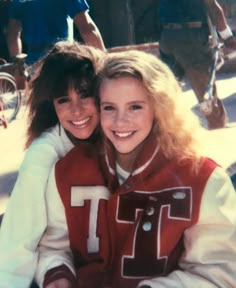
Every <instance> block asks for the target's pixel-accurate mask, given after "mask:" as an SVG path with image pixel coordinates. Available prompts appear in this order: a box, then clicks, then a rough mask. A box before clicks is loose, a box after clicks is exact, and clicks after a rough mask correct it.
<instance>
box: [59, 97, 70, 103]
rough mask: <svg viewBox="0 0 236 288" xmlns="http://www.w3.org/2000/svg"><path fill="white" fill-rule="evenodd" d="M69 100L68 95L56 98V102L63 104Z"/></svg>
mask: <svg viewBox="0 0 236 288" xmlns="http://www.w3.org/2000/svg"><path fill="white" fill-rule="evenodd" d="M69 101H70V99H69V97H60V98H58V99H57V104H64V103H67V102H69Z"/></svg>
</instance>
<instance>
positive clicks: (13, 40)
mask: <svg viewBox="0 0 236 288" xmlns="http://www.w3.org/2000/svg"><path fill="white" fill-rule="evenodd" d="M88 12H89V5H88V3H87V2H86V0H12V1H11V3H10V7H9V25H8V37H7V38H8V39H7V41H8V49H9V54H10V56H11V57H14V56H16V55H17V54H19V53H21V52H22V43H23V44H25V45H26V49H27V54H28V57H27V64H33V63H35V62H36V61H37V60H38V59H39V58H41V57H42V56H44V55H45V53H46V52H47V51H48V49H49V48H51V47H52V45H53V44H54V43H56V42H58V41H61V40H68V39H69V36H70V35H69V31H70V30H69V27H70V26H69V22H68V21H69V19H70V18H72V19H73V21H74V24H75V26H76V27H77V28H78V30H79V32H80V35H81V37H82V39H83V41H84V42H85V43H86V44H89V45H91V46H94V47H96V48H100V49H102V50H105V47H104V43H103V39H102V36H101V33H100V31H99V29H98V27H97V26H96V24H95V23H94V21H93V20H92V19H91V17H90V15H89V13H88Z"/></svg>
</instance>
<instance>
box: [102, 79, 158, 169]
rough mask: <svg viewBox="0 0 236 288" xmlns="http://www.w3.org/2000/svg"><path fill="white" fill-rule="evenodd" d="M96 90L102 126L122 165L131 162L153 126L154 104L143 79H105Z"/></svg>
mask: <svg viewBox="0 0 236 288" xmlns="http://www.w3.org/2000/svg"><path fill="white" fill-rule="evenodd" d="M99 94H100V110H101V115H100V116H101V125H102V129H103V131H104V133H105V135H106V137H107V138H109V139H110V141H111V142H112V143H113V145H114V146H115V148H116V150H117V151H118V153H117V161H118V163H119V164H120V165H121V166H123V168H124V169H125V167H124V166H127V165H129V166H130V164H131V163H133V161H134V159H135V157H136V156H137V153H138V152H139V150H140V148H141V147H142V143H143V141H144V140H145V138H146V137H147V136H148V134H149V133H150V130H151V129H152V125H153V119H154V109H153V105H152V104H151V101H150V99H149V97H148V94H147V91H146V90H145V88H144V86H143V85H142V82H141V81H139V80H137V79H135V78H133V77H121V78H114V79H105V80H103V82H102V84H101V87H100V93H99ZM128 163H129V164H128ZM126 168H127V167H126Z"/></svg>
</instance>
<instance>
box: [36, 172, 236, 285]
mask: <svg viewBox="0 0 236 288" xmlns="http://www.w3.org/2000/svg"><path fill="white" fill-rule="evenodd" d="M46 199H47V200H46V202H47V203H48V206H47V209H48V210H47V213H48V214H47V216H48V227H47V230H46V232H45V234H44V235H43V237H42V239H41V241H40V246H39V247H40V257H39V263H38V267H37V273H36V276H37V277H36V278H37V281H38V283H40V285H41V284H42V282H43V279H44V276H45V273H46V272H47V270H49V269H51V268H53V267H56V266H59V265H61V264H65V265H67V267H68V268H70V270H71V271H72V272H73V273H75V271H74V269H73V263H72V256H71V251H70V248H69V240H68V230H67V225H66V218H65V211H64V206H63V203H62V201H61V198H60V196H59V193H58V190H57V186H56V183H55V176H54V168H53V169H52V172H51V174H50V176H49V181H48V187H47V189H46ZM50 203H53V205H51V204H50ZM184 245H185V253H184V254H183V255H182V257H181V259H180V260H179V266H180V267H181V268H182V270H176V271H174V272H172V273H170V274H169V275H168V276H166V277H159V278H153V279H150V280H145V281H141V282H140V284H139V285H138V286H137V287H138V288H139V287H141V286H142V285H145V284H146V285H150V287H152V288H157V287H158V288H189V287H194V288H195V287H197V288H233V287H234V288H235V287H236V194H235V191H234V188H233V185H232V183H231V181H230V179H229V177H228V176H227V175H226V173H225V171H224V170H223V169H222V168H220V167H217V168H216V169H215V170H214V171H213V173H212V174H211V176H210V177H209V179H208V182H207V184H206V187H205V189H204V192H203V197H202V201H201V209H200V214H199V219H198V222H197V223H196V225H193V226H192V227H190V228H188V229H186V231H185V233H184ZM55 251H56V252H55Z"/></svg>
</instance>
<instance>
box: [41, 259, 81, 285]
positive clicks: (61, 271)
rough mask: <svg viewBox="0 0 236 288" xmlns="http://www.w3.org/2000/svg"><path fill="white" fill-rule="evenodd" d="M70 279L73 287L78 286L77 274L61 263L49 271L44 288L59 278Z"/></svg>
mask: <svg viewBox="0 0 236 288" xmlns="http://www.w3.org/2000/svg"><path fill="white" fill-rule="evenodd" d="M62 278H64V279H68V280H69V281H70V282H71V284H72V288H76V278H75V275H74V274H73V273H72V272H71V270H70V269H69V268H68V267H67V266H66V265H64V264H63V265H60V266H57V267H54V268H52V269H50V270H48V271H47V273H46V274H45V277H44V281H43V288H45V287H46V286H47V285H48V284H50V283H51V282H53V281H55V280H58V279H62Z"/></svg>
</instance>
